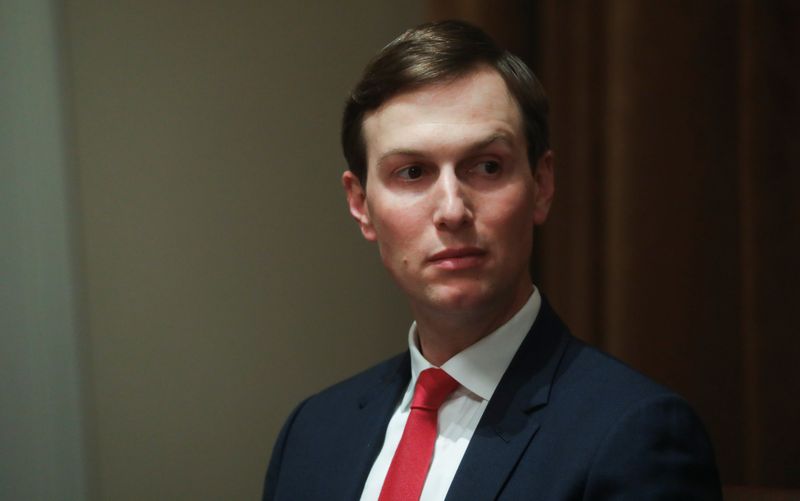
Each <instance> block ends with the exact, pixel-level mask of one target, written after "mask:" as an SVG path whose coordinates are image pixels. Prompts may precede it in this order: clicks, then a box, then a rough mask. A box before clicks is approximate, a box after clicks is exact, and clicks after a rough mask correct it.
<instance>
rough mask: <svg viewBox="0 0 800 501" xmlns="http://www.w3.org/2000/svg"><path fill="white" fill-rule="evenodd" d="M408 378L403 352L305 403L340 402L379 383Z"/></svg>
mask: <svg viewBox="0 0 800 501" xmlns="http://www.w3.org/2000/svg"><path fill="white" fill-rule="evenodd" d="M409 377H410V362H409V355H408V352H403V353H400V354H398V355H395V356H393V357H391V358H389V359H386V360H384V361H382V362H380V363H378V364H376V365H373V366H372V367H370V368H368V369H365V370H363V371H361V372H359V373H357V374H355V375H353V376H350V377H348V378H347V379H344V380H343V381H340V382H338V383H336V384H333V385H331V386H329V387H327V388H325V389H323V390H322V391H320V392H318V393H316V394H314V395H312V396H311V397H309V398H308V399H307V402H308V403H312V404H314V403H318V402H319V403H324V402H336V401H339V402H341V400H342V399H352V398H358V397H360V396H361V395H363V394H364V393H365V392H368V391H369V390H370V389H372V388H375V387H376V386H378V385H380V384H381V383H385V382H387V381H392V380H395V379H399V380H405V381H407V380H408V378H409Z"/></svg>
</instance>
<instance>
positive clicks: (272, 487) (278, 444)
mask: <svg viewBox="0 0 800 501" xmlns="http://www.w3.org/2000/svg"><path fill="white" fill-rule="evenodd" d="M305 403H306V401H304V402H302V403H301V404H300V405H298V406H297V408H296V409H295V410H294V411H292V413H291V414H290V415H289V417H288V418H287V419H286V423H284V425H283V428H282V429H281V432H280V434H278V438H277V440H275V446H274V447H273V449H272V457H271V458H270V461H269V466H268V467H267V475H266V479H265V480H264V494H263V496H262V500H263V501H273V500H274V499H276V497H275V496H276V495H277V490H278V482H279V480H280V474H281V463H282V461H283V453H284V450H285V449H286V442H287V441H288V438H289V433H290V432H291V428H292V425H293V424H294V421H295V418H297V415H298V414H299V413H300V410H301V409H302V408H303V405H305Z"/></svg>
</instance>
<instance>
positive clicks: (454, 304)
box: [426, 283, 491, 311]
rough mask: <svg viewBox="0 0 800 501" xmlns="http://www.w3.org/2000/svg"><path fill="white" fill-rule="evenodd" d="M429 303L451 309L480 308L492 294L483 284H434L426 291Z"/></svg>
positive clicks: (435, 306)
mask: <svg viewBox="0 0 800 501" xmlns="http://www.w3.org/2000/svg"><path fill="white" fill-rule="evenodd" d="M426 297H427V300H428V303H429V304H430V305H431V306H433V307H434V308H437V309H441V310H450V311H461V310H467V309H480V308H481V307H482V306H485V305H486V304H487V303H488V302H489V301H490V297H491V294H490V293H489V291H488V290H487V287H486V286H485V285H483V284H474V283H471V284H454V285H438V286H433V287H431V288H430V289H429V290H427V291H426Z"/></svg>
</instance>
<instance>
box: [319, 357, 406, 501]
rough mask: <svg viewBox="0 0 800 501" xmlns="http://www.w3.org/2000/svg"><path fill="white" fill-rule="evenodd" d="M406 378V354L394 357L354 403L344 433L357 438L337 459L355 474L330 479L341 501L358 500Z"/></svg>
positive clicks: (333, 489) (332, 487) (402, 390)
mask: <svg viewBox="0 0 800 501" xmlns="http://www.w3.org/2000/svg"><path fill="white" fill-rule="evenodd" d="M410 379H411V362H410V360H409V355H408V353H407V352H406V354H405V355H403V356H400V357H397V358H396V359H395V360H394V361H393V363H391V364H390V366H389V367H388V368H387V370H386V372H385V373H384V375H383V376H382V377H381V379H380V381H379V382H378V383H377V384H375V386H373V387H371V388H369V389H368V390H367V391H365V392H364V393H363V394H362V395H361V397H360V398H359V399H358V400H357V402H356V410H355V412H354V415H353V420H352V427H350V430H351V432H350V433H348V434H347V436H349V437H357V438H355V439H354V440H349V441H348V442H349V445H346V446H344V447H345V450H343V451H342V455H341V457H342V461H344V462H345V464H347V465H352V467H353V471H356V472H358V475H356V476H348V475H343V476H341V478H338V479H331V493H332V496H333V493H341V494H342V497H341V499H358V498H359V497H360V496H361V490H362V489H363V488H364V483H365V482H366V480H367V476H368V475H369V472H370V469H372V463H374V462H375V458H376V457H377V456H378V453H379V452H380V450H381V447H383V440H384V438H385V436H386V426H387V425H388V424H389V419H390V418H391V416H392V413H393V412H394V409H395V407H396V406H397V402H399V400H400V398H401V396H402V394H403V392H404V391H405V389H406V386H407V385H408V381H409V380H410ZM339 482H341V483H340V484H339V485H338V486H337V485H336V484H337V483H339ZM331 499H333V497H332V498H331ZM337 499H338V497H337Z"/></svg>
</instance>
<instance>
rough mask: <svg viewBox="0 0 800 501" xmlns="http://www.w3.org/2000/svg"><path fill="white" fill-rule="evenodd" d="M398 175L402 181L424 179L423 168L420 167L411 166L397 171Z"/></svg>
mask: <svg viewBox="0 0 800 501" xmlns="http://www.w3.org/2000/svg"><path fill="white" fill-rule="evenodd" d="M397 175H398V176H400V177H401V178H402V179H406V180H409V181H413V180H414V179H419V178H421V177H422V167H420V166H419V165H409V166H408V167H403V168H402V169H400V170H399V171H397Z"/></svg>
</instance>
